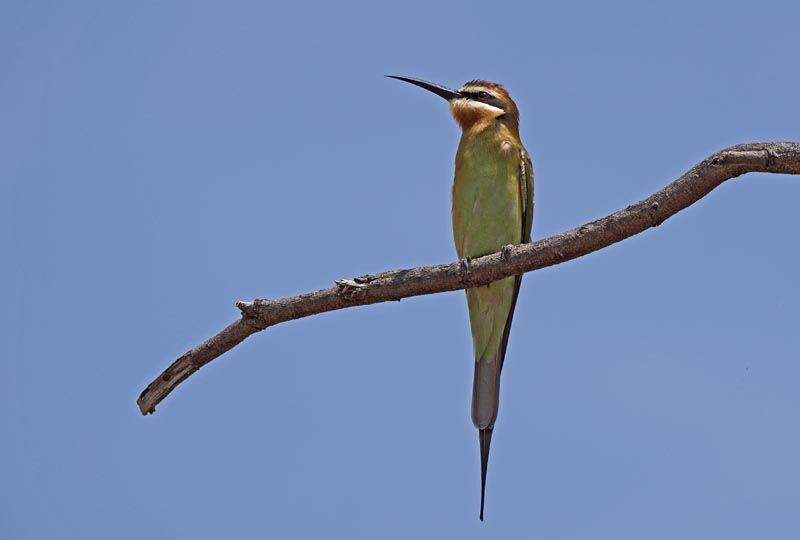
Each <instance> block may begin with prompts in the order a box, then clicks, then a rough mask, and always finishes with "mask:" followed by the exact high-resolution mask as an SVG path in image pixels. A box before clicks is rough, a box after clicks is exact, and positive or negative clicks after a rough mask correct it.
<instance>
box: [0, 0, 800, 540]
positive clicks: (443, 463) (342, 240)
mask: <svg viewBox="0 0 800 540" xmlns="http://www.w3.org/2000/svg"><path fill="white" fill-rule="evenodd" d="M798 17H800V6H798V4H797V3H796V2H783V3H781V2H760V3H758V5H757V6H756V5H755V4H754V3H752V2H747V3H744V2H742V3H737V2H727V3H724V4H721V3H720V4H713V3H686V4H682V3H679V2H670V3H664V4H663V5H660V6H659V5H649V4H647V5H646V4H645V3H639V2H631V3H622V2H614V3H603V4H602V5H601V3H586V4H581V3H575V2H561V3H556V2H524V3H523V2H520V3H516V4H513V3H511V4H505V3H486V2H476V3H470V2H458V3H452V2H451V3H436V2H430V1H428V2H418V1H414V0H409V1H406V2H398V3H392V4H390V5H380V4H377V3H363V4H354V3H346V2H342V3H336V4H334V3H331V4H328V5H315V4H312V3H302V2H296V3H293V4H291V5H290V4H289V3H280V4H277V3H276V5H272V4H271V3H267V2H243V1H235V2H234V1H232V2H224V3H222V2H219V3H211V2H198V1H193V2H105V1H103V2H89V1H85V2H13V3H12V2H4V3H3V4H2V5H0V66H1V67H2V74H3V76H2V77H0V116H1V117H2V123H0V148H2V149H3V151H2V157H0V242H2V252H3V253H4V254H5V258H4V260H5V264H3V265H0V276H2V279H1V280H0V287H2V295H3V298H4V301H3V302H2V307H0V323H1V324H2V328H3V329H4V331H3V339H2V341H1V342H0V352H1V353H2V362H0V405H2V408H3V415H2V420H0V426H2V432H3V444H2V445H0V476H2V478H3V480H2V482H0V508H2V510H0V536H2V537H3V538H15V539H39V538H47V539H50V538H82V539H94V538H97V539H106V538H115V539H128V538H130V539H133V538H137V539H138V538H142V537H145V536H146V537H149V538H175V537H178V538H183V537H192V538H197V539H205V538H220V537H225V538H265V537H278V538H304V537H321V536H323V535H324V536H326V537H331V536H333V537H351V538H376V537H377V538H443V537H458V538H487V537H501V536H503V537H509V536H510V537H528V538H548V539H573V538H574V539H577V538H587V537H591V538H603V539H605V538H609V539H640V538H648V539H650V540H656V539H662V538H663V539H672V538H686V539H693V538H698V539H699V538H702V539H710V538H711V539H713V538H725V539H738V538H742V539H744V538H754V537H765V538H774V539H782V538H797V537H798V536H800V519H798V514H797V508H798V506H799V505H800V457H798V456H800V429H799V428H798V426H800V392H798V386H800V362H798V360H800V358H798V349H799V348H800V332H798V331H797V329H798V323H799V322H800V308H799V307H798V306H799V305H800V291H799V290H798V287H797V276H798V272H800V256H798V251H797V249H796V237H797V232H798V231H797V220H796V216H797V200H798V199H800V181H799V180H798V179H796V178H792V177H788V176H775V175H772V176H768V175H748V176H745V177H742V178H740V179H737V180H735V181H732V182H730V183H728V184H726V185H724V186H723V187H721V188H720V189H718V190H717V191H715V192H713V193H712V194H710V195H709V196H708V197H706V198H705V199H703V200H702V201H701V202H700V203H698V204H696V205H695V206H692V207H691V208H689V209H688V210H686V211H685V212H683V213H681V214H679V215H678V216H676V217H674V218H672V219H670V220H668V221H667V222H665V223H664V224H663V225H662V226H661V227H659V228H657V229H655V230H652V231H648V232H646V233H644V234H642V235H639V236H637V237H635V238H632V239H629V240H627V241H625V242H623V243H622V244H619V245H616V246H613V247H611V248H609V249H605V250H603V251H601V252H599V253H595V254H593V255H590V256H587V257H584V258H582V259H579V260H576V261H573V262H570V263H567V264H563V265H560V266H557V267H554V268H549V269H545V270H542V271H538V272H535V273H532V274H529V275H528V276H527V277H526V279H525V281H524V284H523V288H522V293H521V296H520V300H519V303H518V307H517V313H516V315H515V319H514V329H513V331H512V335H511V343H510V346H509V352H508V358H507V363H506V367H505V370H504V379H503V381H504V382H503V394H502V401H501V412H500V419H499V421H498V424H497V429H496V432H495V438H494V442H493V446H492V460H491V464H490V473H489V482H488V488H487V491H488V494H487V497H488V498H487V510H486V513H487V521H486V522H485V523H483V524H481V523H480V522H479V521H478V519H477V514H478V500H479V499H478V488H479V466H478V441H477V436H476V434H475V432H474V429H473V427H472V425H471V422H470V417H469V399H470V392H471V389H470V387H471V376H472V366H471V362H472V360H471V352H470V347H471V342H470V338H469V331H468V323H467V316H466V307H465V300H464V295H463V293H461V292H457V293H448V294H441V295H436V296H428V297H422V298H415V299H408V300H404V301H402V302H401V303H400V304H396V303H392V304H386V305H376V306H370V307H366V308H357V309H352V310H345V311H341V312H336V313H329V314H324V315H321V316H317V317H313V318H309V319H303V320H299V321H294V322H291V323H287V324H283V325H280V326H278V327H275V328H271V329H269V330H268V331H266V332H264V333H262V334H259V335H257V336H254V337H253V338H251V339H250V340H248V341H247V342H245V343H244V344H243V345H241V346H239V347H237V348H236V349H235V350H233V351H231V352H230V353H228V354H227V355H225V356H224V357H222V358H220V359H218V360H216V361H215V362H214V363H212V364H211V365H210V366H208V367H207V368H205V369H203V370H202V371H201V372H200V373H198V374H197V375H195V376H194V377H192V378H191V380H189V381H187V382H186V383H184V384H183V385H182V386H181V387H180V388H179V389H178V390H177V391H176V392H175V393H173V394H172V395H171V396H170V397H169V398H168V399H167V400H166V401H165V402H164V403H163V404H162V405H161V406H160V407H159V409H158V412H157V413H156V414H155V415H154V416H151V417H147V418H144V417H141V416H140V415H139V413H138V410H137V408H136V404H135V400H136V397H137V396H138V394H139V392H140V391H141V389H142V388H143V387H144V386H145V385H146V384H147V383H148V382H149V381H150V380H151V379H152V378H153V377H154V376H156V375H157V374H158V373H159V372H160V371H161V370H162V369H163V368H164V367H166V366H167V365H168V364H169V363H170V362H171V361H172V360H173V359H175V358H176V357H178V356H179V355H180V354H182V353H183V352H184V351H185V350H187V349H188V348H190V347H192V346H194V345H195V344H197V343H199V342H200V341H201V340H203V339H205V338H206V337H208V336H210V335H212V334H213V333H215V332H216V331H218V330H219V329H221V328H222V327H223V326H224V325H226V324H227V323H229V322H230V321H232V320H234V319H235V318H236V317H237V315H238V312H237V310H236V309H235V307H234V302H235V301H236V300H240V299H245V300H246V299H252V298H254V297H279V296H288V295H293V294H297V293H301V292H306V291H310V290H314V289H318V288H323V287H328V286H330V285H331V284H332V282H333V280H334V279H337V278H342V277H350V276H354V275H359V274H363V273H366V272H375V271H381V270H387V269H393V268H401V267H412V266H416V265H421V264H434V263H441V262H448V261H452V260H454V258H455V254H454V248H453V246H452V239H451V231H450V222H449V212H450V195H449V192H450V184H451V181H452V172H453V171H452V169H453V155H454V152H455V148H456V145H457V141H458V135H459V133H458V128H457V126H456V125H455V123H454V122H453V121H452V119H451V118H450V117H449V113H448V111H447V107H446V106H445V104H444V103H443V102H441V100H439V99H438V98H435V97H434V96H432V95H428V94H426V93H425V92H423V91H422V90H419V89H417V88H413V87H411V86H409V85H404V84H402V83H400V82H397V81H391V80H388V79H385V78H383V74H385V73H397V74H403V75H409V76H415V77H421V78H425V79H429V80H434V81H437V82H441V83H443V84H448V85H453V86H456V85H459V84H461V83H462V82H464V81H466V80H468V79H472V78H476V77H481V78H487V79H490V80H496V81H499V82H502V83H505V85H506V86H507V88H508V89H509V91H510V92H511V94H512V96H513V97H514V98H515V99H516V101H517V103H518V104H519V106H520V109H521V111H522V136H523V139H524V142H525V144H526V146H527V148H528V150H529V151H530V153H531V155H532V156H533V161H534V168H535V171H536V216H535V221H534V232H533V235H534V237H535V238H537V239H541V238H544V237H546V236H549V235H552V234H556V233H558V232H561V231H563V230H566V229H568V228H572V227H575V226H578V225H580V224H582V223H584V222H586V221H589V220H592V219H595V218H598V217H601V216H603V215H606V214H607V213H609V212H612V211H614V210H617V209H619V208H622V207H624V206H625V205H627V204H630V203H632V202H634V201H637V200H639V199H641V198H643V197H645V196H647V195H649V194H650V193H651V192H653V191H655V190H656V189H658V188H660V187H662V186H663V185H665V184H666V183H667V182H669V181H671V180H673V179H674V178H676V177H677V176H678V175H680V174H682V173H683V172H684V171H685V170H686V169H688V168H689V167H690V166H691V165H693V164H694V163H696V162H697V161H699V160H700V159H702V158H703V157H705V156H706V155H708V154H709V153H711V152H714V151H716V150H718V149H721V148H723V147H725V146H728V145H731V144H736V143H742V142H751V141H758V140H800V109H799V108H798V106H797V96H798V95H800V71H799V70H797V69H796V63H797V58H796V53H797V50H798V47H799V46H800V37H799V36H800V34H798V31H797V21H798ZM487 535H489V536H487Z"/></svg>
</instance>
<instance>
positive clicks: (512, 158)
mask: <svg viewBox="0 0 800 540" xmlns="http://www.w3.org/2000/svg"><path fill="white" fill-rule="evenodd" d="M519 177H520V152H519V149H518V146H517V144H516V143H515V142H514V141H513V140H510V139H509V138H506V137H504V136H503V133H497V132H494V131H490V130H486V131H485V132H482V133H479V134H477V135H468V134H465V135H464V136H463V137H462V139H461V143H460V144H459V148H458V152H457V154H456V174H455V182H454V184H453V237H454V239H455V243H456V251H457V252H458V256H459V257H460V258H464V257H480V256H482V255H487V254H489V253H494V252H497V251H500V249H501V248H502V247H503V246H505V245H506V244H519V243H521V242H522V205H521V201H520V187H519Z"/></svg>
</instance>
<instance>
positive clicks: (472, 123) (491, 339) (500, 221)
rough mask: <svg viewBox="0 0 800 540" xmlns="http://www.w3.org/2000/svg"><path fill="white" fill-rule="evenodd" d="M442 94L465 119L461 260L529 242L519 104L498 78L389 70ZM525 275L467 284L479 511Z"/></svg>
mask: <svg viewBox="0 0 800 540" xmlns="http://www.w3.org/2000/svg"><path fill="white" fill-rule="evenodd" d="M388 76H389V77H391V78H393V79H399V80H401V81H405V82H409V83H411V84H414V85H416V86H419V87H422V88H424V89H426V90H429V91H431V92H433V93H434V94H436V95H438V96H441V97H443V98H444V99H446V100H447V101H448V102H449V104H450V111H451V112H452V113H453V116H454V117H455V119H456V122H458V124H459V126H461V141H460V142H459V144H458V151H457V152H456V170H455V180H454V182H453V237H454V239H455V244H456V252H457V253H458V257H459V258H460V259H461V260H462V264H463V265H465V267H468V265H469V260H470V259H471V258H475V257H481V256H483V255H488V254H490V253H496V252H498V251H501V252H503V253H506V251H507V249H508V248H509V247H510V245H512V244H521V243H524V242H530V241H531V223H532V221H533V168H532V166H531V158H530V156H528V152H527V151H526V150H525V147H524V146H522V141H521V140H520V137H519V110H518V109H517V105H516V104H515V103H514V101H513V100H512V99H511V96H509V95H508V92H506V90H505V89H504V88H503V87H502V86H501V85H499V84H497V83H492V82H487V81H478V80H476V81H469V82H468V83H466V84H464V86H462V87H461V88H459V89H458V90H451V89H450V88H446V87H444V86H441V85H438V84H434V83H430V82H427V81H422V80H419V79H412V78H409V77H398V76H394V75H388ZM521 282H522V276H515V277H508V278H505V279H501V280H499V281H495V282H494V283H491V284H490V285H488V286H484V287H476V288H472V289H467V307H468V308H469V322H470V327H471V330H472V344H473V349H474V352H475V376H474V380H473V386H472V422H473V424H475V427H476V428H478V439H479V440H480V448H481V511H480V519H481V521H483V507H484V499H485V494H486V469H487V465H488V463H489V445H490V444H491V441H492V431H493V429H494V422H495V420H496V419H497V408H498V404H499V395H500V371H501V370H502V369H503V360H504V359H505V356H506V347H507V345H508V335H509V331H510V330H511V319H512V317H513V316H514V307H515V305H516V303H517V296H518V295H519V287H520V283H521Z"/></svg>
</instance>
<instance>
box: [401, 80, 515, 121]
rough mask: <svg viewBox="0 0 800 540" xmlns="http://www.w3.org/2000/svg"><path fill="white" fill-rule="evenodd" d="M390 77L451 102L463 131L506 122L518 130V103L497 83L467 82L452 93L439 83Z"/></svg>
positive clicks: (452, 109) (454, 114)
mask: <svg viewBox="0 0 800 540" xmlns="http://www.w3.org/2000/svg"><path fill="white" fill-rule="evenodd" d="M387 77H390V78H392V79H397V80H400V81H405V82H407V83H411V84H413V85H416V86H419V87H420V88H424V89H425V90H428V91H430V92H433V93H434V94H436V95H437V96H440V97H442V98H444V99H446V100H447V101H448V103H450V111H451V112H452V113H453V117H454V118H455V119H456V122H458V124H459V125H460V126H461V129H462V130H464V131H467V130H470V129H474V128H478V129H480V128H483V127H486V126H488V125H490V124H491V123H492V122H503V123H506V124H508V125H509V127H512V128H513V129H515V130H516V129H518V126H519V110H518V109H517V104H516V103H514V100H513V99H511V96H509V95H508V92H506V89H505V88H503V87H502V86H501V85H499V84H497V83H493V82H488V81H479V80H475V81H469V82H467V83H465V84H464V86H462V87H461V88H459V89H458V90H452V89H450V88H447V87H445V86H441V85H439V84H435V83H431V82H428V81H423V80H420V79H412V78H411V77H400V76H397V75H387Z"/></svg>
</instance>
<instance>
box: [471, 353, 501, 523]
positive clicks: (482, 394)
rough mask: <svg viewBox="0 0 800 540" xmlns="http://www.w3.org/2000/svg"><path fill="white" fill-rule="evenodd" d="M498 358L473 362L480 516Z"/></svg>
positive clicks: (495, 406) (496, 399) (496, 393)
mask: <svg viewBox="0 0 800 540" xmlns="http://www.w3.org/2000/svg"><path fill="white" fill-rule="evenodd" d="M500 366H501V362H500V359H499V358H495V359H493V360H492V361H487V360H486V359H481V360H479V361H478V362H475V379H474V381H473V385H472V422H473V423H474V424H475V427H477V428H478V440H479V441H480V445H481V514H480V519H481V521H483V506H484V501H485V499H486V471H487V469H488V466H489V446H490V445H491V443H492V431H493V430H494V421H495V419H496V418H497V410H498V408H499V405H500Z"/></svg>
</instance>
